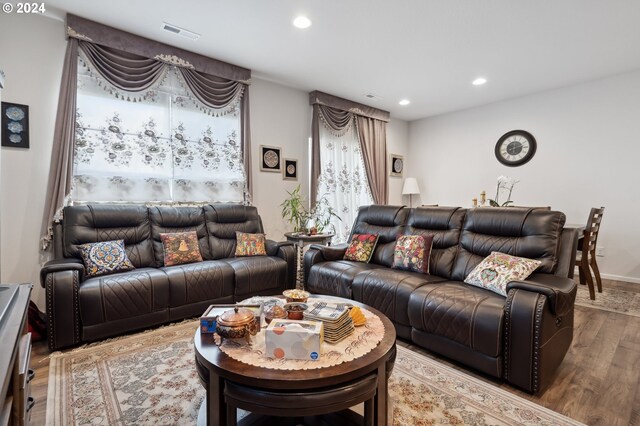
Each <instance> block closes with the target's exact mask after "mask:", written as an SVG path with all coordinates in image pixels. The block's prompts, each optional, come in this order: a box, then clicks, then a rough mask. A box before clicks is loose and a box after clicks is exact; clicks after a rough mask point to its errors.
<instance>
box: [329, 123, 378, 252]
mask: <svg viewBox="0 0 640 426" xmlns="http://www.w3.org/2000/svg"><path fill="white" fill-rule="evenodd" d="M355 127H356V125H355V120H353V121H352V123H351V124H350V127H349V129H348V130H347V131H346V133H344V134H343V135H341V136H337V135H335V134H333V133H332V132H330V131H329V129H327V127H326V126H325V125H321V126H320V165H321V168H320V170H321V173H320V177H319V178H318V199H320V198H322V197H326V198H327V201H328V202H329V205H330V206H331V207H333V209H334V210H335V212H336V214H337V215H338V216H340V219H342V220H339V219H337V218H335V217H334V218H331V225H333V228H334V229H333V230H334V231H335V237H334V238H333V241H334V242H336V243H342V242H345V241H347V239H348V238H349V234H350V233H351V226H352V225H353V223H354V221H355V219H356V216H357V215H358V208H359V207H360V206H365V205H370V204H372V203H373V199H372V198H371V191H370V189H369V182H368V181H367V175H366V172H365V169H364V162H363V160H362V151H361V149H360V142H359V141H358V136H357V133H356V131H355Z"/></svg>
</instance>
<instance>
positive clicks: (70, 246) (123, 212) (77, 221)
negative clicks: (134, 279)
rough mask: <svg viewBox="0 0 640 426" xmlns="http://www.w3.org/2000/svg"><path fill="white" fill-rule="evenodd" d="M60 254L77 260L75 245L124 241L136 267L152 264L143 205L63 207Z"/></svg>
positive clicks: (76, 247) (151, 249)
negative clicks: (62, 251) (62, 247)
mask: <svg viewBox="0 0 640 426" xmlns="http://www.w3.org/2000/svg"><path fill="white" fill-rule="evenodd" d="M63 218H64V219H63V225H62V229H63V246H64V257H75V258H77V259H80V258H81V257H80V249H79V248H78V246H80V245H82V244H87V243H97V242H102V241H113V240H124V245H125V251H126V252H127V257H128V258H129V260H131V263H133V266H135V267H136V268H144V267H149V266H154V264H155V261H154V256H153V247H152V245H151V228H150V226H149V215H148V212H147V208H146V207H145V206H139V205H133V204H128V205H103V204H89V205H78V206H69V207H65V209H64V212H63Z"/></svg>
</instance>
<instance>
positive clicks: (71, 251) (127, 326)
mask: <svg viewBox="0 0 640 426" xmlns="http://www.w3.org/2000/svg"><path fill="white" fill-rule="evenodd" d="M63 217H64V220H63V222H62V223H61V224H59V225H56V227H55V228H54V257H55V259H54V260H52V261H50V262H48V263H47V264H45V265H44V267H43V268H42V270H41V272H40V275H41V276H40V278H41V284H42V286H43V287H45V288H46V304H47V307H46V310H47V321H48V340H49V348H50V349H51V350H56V349H59V348H63V347H67V346H72V345H75V344H78V343H80V342H85V341H92V340H98V339H103V338H105V337H109V336H114V335H117V334H122V333H125V332H129V331H132V330H136V329H142V328H147V327H151V326H154V325H158V324H162V323H166V322H170V321H175V320H180V319H183V318H188V317H193V316H198V315H202V313H203V312H204V311H205V310H206V308H207V307H208V306H209V305H210V304H212V303H234V302H237V301H241V300H243V299H245V298H247V297H251V296H256V295H270V294H278V293H280V292H282V291H283V290H285V289H287V288H293V287H294V286H295V273H296V252H295V248H294V247H293V246H292V245H291V243H287V242H281V243H276V242H274V241H270V240H267V242H266V251H267V256H254V257H234V255H235V246H236V234H235V233H236V231H241V232H247V233H263V232H264V231H263V227H262V220H261V219H260V216H259V215H258V212H257V210H256V208H255V207H250V206H242V205H236V204H233V205H231V204H230V205H221V204H216V205H208V206H205V207H145V206H140V205H82V206H71V207H66V208H65V209H64V212H63ZM187 231H196V233H197V235H198V243H199V246H200V253H201V255H202V258H203V261H202V262H197V263H189V264H184V265H176V266H169V267H165V266H164V261H163V259H164V255H163V249H162V242H161V239H160V234H161V233H172V232H187ZM119 239H122V240H124V242H125V249H126V252H127V256H128V257H129V259H130V260H131V262H132V263H133V265H134V266H135V268H136V269H134V270H131V271H126V272H121V273H115V274H111V275H103V276H98V277H92V278H88V279H86V278H85V277H84V265H83V263H82V259H81V257H80V254H79V250H78V246H79V245H81V244H85V243H93V242H98V241H110V240H119Z"/></svg>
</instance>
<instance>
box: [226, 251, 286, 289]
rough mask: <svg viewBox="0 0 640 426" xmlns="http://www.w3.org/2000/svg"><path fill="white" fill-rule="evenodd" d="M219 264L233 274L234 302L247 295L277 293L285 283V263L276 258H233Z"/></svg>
mask: <svg viewBox="0 0 640 426" xmlns="http://www.w3.org/2000/svg"><path fill="white" fill-rule="evenodd" d="M220 262H225V263H226V264H228V265H229V266H230V267H231V268H233V270H234V272H235V283H236V285H235V295H236V298H237V299H236V300H240V299H242V297H243V296H244V295H249V294H251V295H253V294H275V293H278V292H280V291H282V290H284V288H283V285H284V283H286V282H287V262H286V261H285V260H283V259H282V258H279V257H276V256H251V257H235V258H230V259H223V260H220ZM270 290H272V292H270Z"/></svg>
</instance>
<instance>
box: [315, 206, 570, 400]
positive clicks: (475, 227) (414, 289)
mask: <svg viewBox="0 0 640 426" xmlns="http://www.w3.org/2000/svg"><path fill="white" fill-rule="evenodd" d="M564 223H565V215H564V214H563V213H560V212H556V211H547V210H539V209H527V208H476V209H471V210H465V209H462V208H457V207H419V208H413V209H409V208H406V207H400V206H381V205H373V206H367V207H361V208H360V211H359V213H358V216H357V218H356V221H355V223H354V225H353V228H352V234H354V233H355V234H378V235H379V239H378V243H377V246H376V248H375V251H374V253H373V256H372V258H371V261H370V263H360V262H352V261H347V260H342V258H343V256H344V252H345V247H325V246H319V245H313V246H311V248H310V249H309V251H308V252H307V253H306V255H305V258H304V268H305V280H306V289H307V290H309V291H311V292H313V293H322V294H330V295H335V296H341V297H346V298H351V299H353V300H356V301H358V302H362V303H365V304H367V305H369V306H372V307H374V308H376V309H378V310H380V311H381V312H382V313H384V314H385V315H386V316H387V317H389V319H391V320H392V321H393V323H394V325H395V328H396V331H397V334H398V336H399V337H401V338H404V339H408V340H410V341H411V342H413V343H414V344H416V345H419V346H421V347H423V348H426V349H428V350H430V351H433V352H436V353H439V354H441V355H444V356H446V357H448V358H450V359H453V360H455V361H458V362H460V363H462V364H465V365H467V366H470V367H472V368H474V369H476V370H479V371H481V372H483V373H486V374H489V375H491V376H495V377H498V378H501V379H503V380H505V381H507V382H509V383H510V384H512V385H514V386H517V387H519V388H521V389H524V390H526V391H528V392H531V393H539V392H541V391H542V390H544V389H545V388H546V387H547V386H548V385H549V384H550V382H551V381H552V379H553V373H554V371H555V370H556V368H557V367H558V365H560V363H561V362H562V359H563V358H564V356H565V354H566V352H567V350H568V348H569V346H570V345H571V340H572V338H573V314H574V302H575V296H576V285H575V283H574V281H573V279H572V277H573V264H574V261H575V253H576V246H577V233H576V231H575V230H574V229H564ZM400 235H434V239H433V247H432V252H431V258H430V263H429V264H430V271H429V272H430V275H426V274H421V273H415V272H406V271H402V270H397V269H391V266H392V264H393V252H394V247H395V241H396V239H397V237H398V236H400ZM492 251H499V252H503V253H507V254H510V255H514V256H520V257H527V258H531V259H537V260H540V261H541V262H542V264H541V265H540V266H539V267H538V269H537V270H536V271H535V272H534V273H533V274H532V275H531V276H530V277H529V278H528V279H527V280H525V281H513V282H511V283H509V284H508V286H507V297H504V296H502V295H500V294H497V293H494V292H492V291H489V290H485V289H482V288H479V287H475V286H471V285H468V284H465V283H464V282H463V281H464V279H465V277H466V276H467V274H469V273H470V272H471V271H472V270H473V268H474V267H475V266H476V265H477V264H478V263H480V262H481V261H482V260H483V259H484V258H485V257H486V256H488V255H489V254H490V253H491V252H492Z"/></svg>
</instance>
